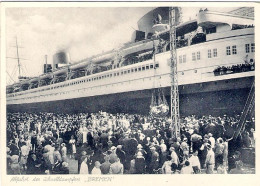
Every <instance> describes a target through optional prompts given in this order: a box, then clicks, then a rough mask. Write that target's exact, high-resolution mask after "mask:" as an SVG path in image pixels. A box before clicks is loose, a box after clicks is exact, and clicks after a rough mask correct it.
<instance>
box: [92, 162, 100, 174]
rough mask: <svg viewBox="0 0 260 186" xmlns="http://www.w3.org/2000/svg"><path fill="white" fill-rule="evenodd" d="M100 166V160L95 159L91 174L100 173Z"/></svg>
mask: <svg viewBox="0 0 260 186" xmlns="http://www.w3.org/2000/svg"><path fill="white" fill-rule="evenodd" d="M100 166H101V164H100V162H99V161H96V162H95V167H94V168H93V169H92V171H91V174H101V170H100Z"/></svg>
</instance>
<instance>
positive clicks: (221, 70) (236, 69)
mask: <svg viewBox="0 0 260 186" xmlns="http://www.w3.org/2000/svg"><path fill="white" fill-rule="evenodd" d="M254 70H255V63H254V62H253V59H251V60H250V62H247V63H245V64H237V65H232V66H228V67H226V66H222V67H220V66H219V67H217V68H216V69H215V70H214V71H213V72H214V75H215V76H219V75H225V74H231V73H240V72H248V71H254Z"/></svg>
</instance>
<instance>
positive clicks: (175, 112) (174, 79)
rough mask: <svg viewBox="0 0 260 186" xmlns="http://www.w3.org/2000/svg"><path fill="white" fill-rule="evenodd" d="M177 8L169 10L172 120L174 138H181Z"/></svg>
mask: <svg viewBox="0 0 260 186" xmlns="http://www.w3.org/2000/svg"><path fill="white" fill-rule="evenodd" d="M177 9H178V8H177V7H170V8H169V19H170V20H169V22H170V51H171V120H172V137H175V138H177V137H179V136H180V109H179V90H178V71H177V57H176V56H177V55H176V22H177V21H176V20H177V17H176V13H177V11H178V10H177Z"/></svg>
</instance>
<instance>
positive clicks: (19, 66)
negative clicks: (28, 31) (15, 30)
mask: <svg viewBox="0 0 260 186" xmlns="http://www.w3.org/2000/svg"><path fill="white" fill-rule="evenodd" d="M16 53H17V60H18V70H19V76H18V79H19V78H20V77H21V64H20V58H19V51H18V44H17V36H16Z"/></svg>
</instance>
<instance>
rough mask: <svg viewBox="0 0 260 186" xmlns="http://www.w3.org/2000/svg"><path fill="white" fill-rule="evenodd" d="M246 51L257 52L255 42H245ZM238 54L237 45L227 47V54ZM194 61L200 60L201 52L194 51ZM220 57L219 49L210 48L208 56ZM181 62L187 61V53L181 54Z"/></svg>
mask: <svg viewBox="0 0 260 186" xmlns="http://www.w3.org/2000/svg"><path fill="white" fill-rule="evenodd" d="M245 51H246V53H250V51H251V52H255V43H251V44H245ZM236 54H237V46H236V45H233V46H227V47H226V55H228V56H229V55H236ZM191 57H192V61H196V60H200V59H201V56H200V52H193V53H192V56H191ZM212 57H218V49H217V48H214V49H208V58H212ZM179 63H186V54H184V55H180V56H179Z"/></svg>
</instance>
